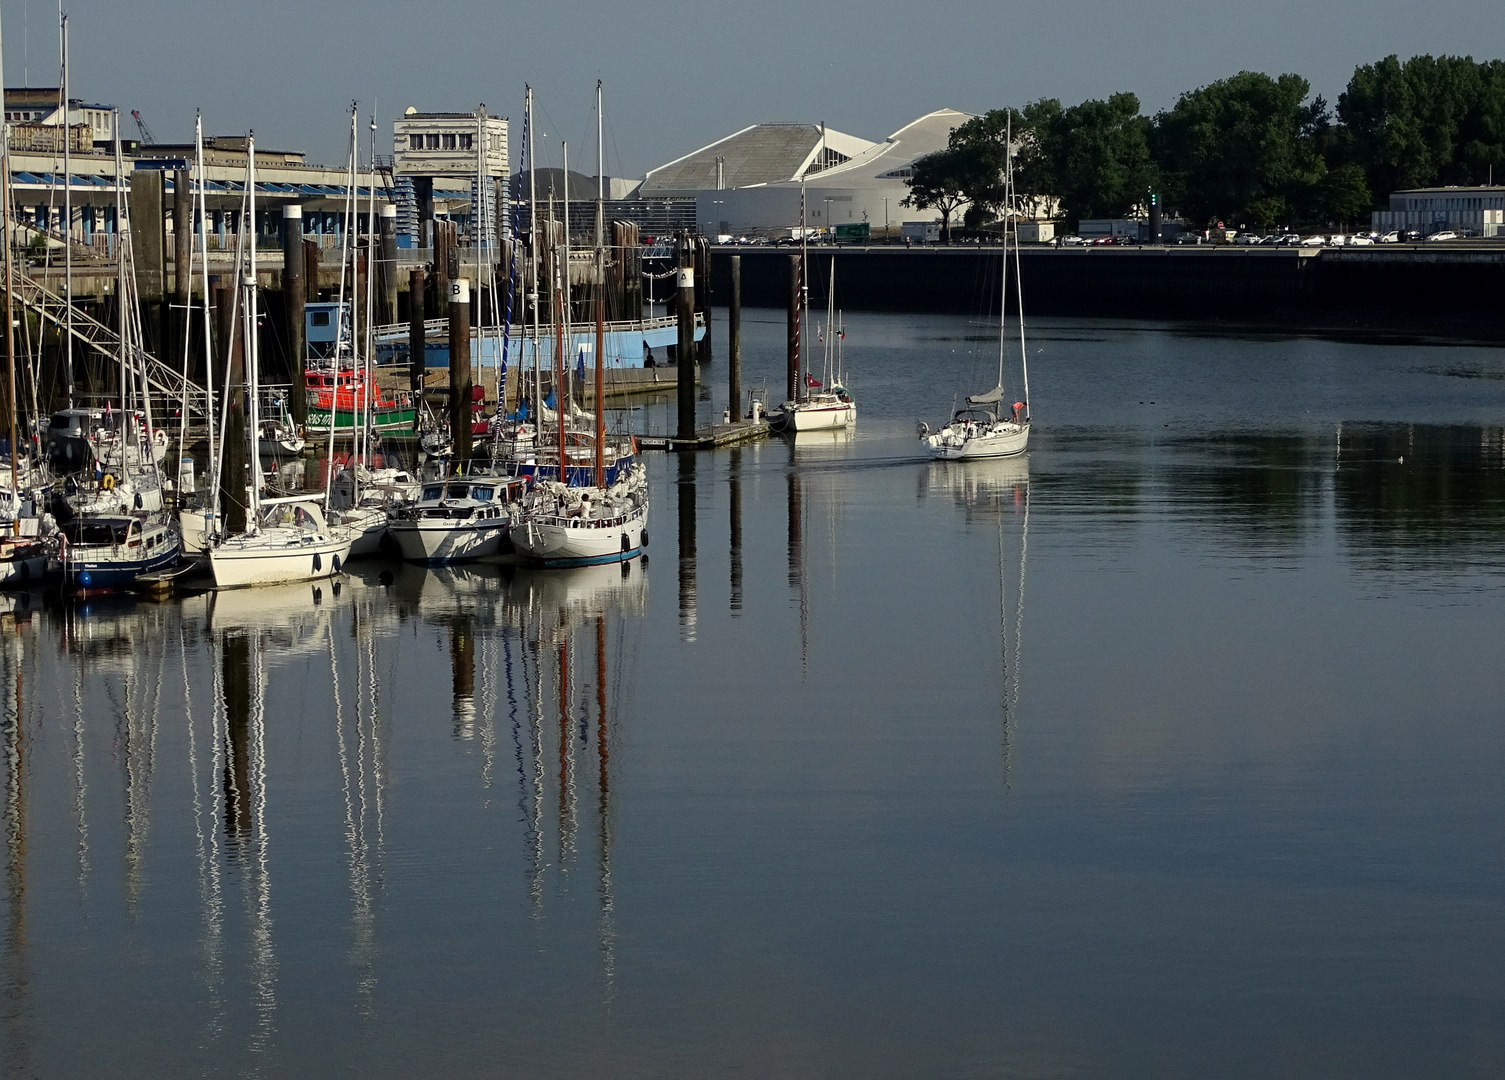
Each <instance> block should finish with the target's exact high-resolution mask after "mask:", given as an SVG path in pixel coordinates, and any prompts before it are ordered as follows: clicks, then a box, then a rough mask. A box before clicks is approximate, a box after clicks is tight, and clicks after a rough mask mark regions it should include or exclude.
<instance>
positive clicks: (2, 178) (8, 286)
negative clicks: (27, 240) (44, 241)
mask: <svg viewBox="0 0 1505 1080" xmlns="http://www.w3.org/2000/svg"><path fill="white" fill-rule="evenodd" d="M3 46H4V32H3V30H0V87H3V86H4V85H5V61H4V47H3ZM10 201H11V191H10V118H9V114H7V113H6V112H5V111H4V110H3V109H0V221H3V222H4V223H5V235H4V242H5V256H4V257H5V379H6V385H7V386H8V387H9V392H8V393H7V394H6V404H7V405H8V406H9V412H10V415H9V417H7V419H8V420H9V421H10V490H11V494H12V496H13V497H14V498H15V500H16V502H15V505H16V513H15V514H14V515H12V517H11V519H10V531H11V534H12V535H20V532H21V513H20V508H21V485H20V478H19V476H18V475H17V468H18V466H17V464H16V460H17V458H19V457H20V454H21V444H20V441H19V439H18V435H19V432H18V430H17V428H18V427H19V426H20V425H19V424H18V423H17V422H16V317H15V301H14V300H13V299H12V298H11V294H12V292H13V291H14V286H15V264H14V262H13V261H12V254H11V229H12V225H13V223H12V221H11V213H10ZM16 677H17V680H19V679H20V674H19V672H18V673H17V676H16ZM18 687H19V681H18ZM17 715H18V716H19V714H17ZM17 726H18V727H19V722H18V724H17Z"/></svg>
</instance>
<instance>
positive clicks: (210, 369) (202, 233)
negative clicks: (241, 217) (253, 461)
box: [116, 113, 219, 529]
mask: <svg viewBox="0 0 1505 1080" xmlns="http://www.w3.org/2000/svg"><path fill="white" fill-rule="evenodd" d="M119 122H120V121H119V120H116V123H117V124H118V123H119ZM193 158H194V161H193V163H194V172H195V173H196V174H197V176H196V179H197V181H198V192H197V198H196V199H195V201H196V202H197V203H198V206H197V208H196V209H197V211H198V219H199V272H200V273H201V274H202V275H203V286H204V397H205V405H206V408H205V410H204V411H205V413H206V414H207V416H208V419H209V461H210V462H211V464H210V466H209V492H210V495H209V513H210V520H211V521H213V522H214V528H215V529H218V528H219V456H218V455H217V454H216V453H215V451H214V334H213V329H214V328H213V325H212V324H211V322H210V316H209V296H210V293H209V212H208V208H207V207H206V206H205V204H204V193H205V190H206V187H207V185H206V184H205V183H204V114H203V113H199V114H197V115H196V116H195V117H194V120H193Z"/></svg>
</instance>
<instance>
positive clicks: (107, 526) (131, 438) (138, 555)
mask: <svg viewBox="0 0 1505 1080" xmlns="http://www.w3.org/2000/svg"><path fill="white" fill-rule="evenodd" d="M115 119H116V133H115V174H116V175H117V176H122V175H124V170H123V159H122V154H121V147H120V132H119V116H118V115H117V116H116V118H115ZM120 187H121V185H119V184H117V185H116V189H117V190H116V196H115V199H116V203H115V207H116V214H117V218H116V220H117V221H119V222H120V223H121V230H120V236H121V248H120V254H119V258H118V259H117V260H116V267H117V270H116V300H117V307H118V308H119V309H120V328H119V333H120V348H119V354H118V359H119V379H120V406H121V408H120V413H119V417H118V419H119V424H120V427H119V430H118V433H117V438H116V440H115V443H114V448H115V454H114V455H113V456H112V455H108V454H107V455H104V456H102V458H101V464H103V463H104V462H108V461H111V460H113V461H114V462H115V467H116V468H118V470H119V472H118V473H116V472H110V471H106V472H105V473H104V475H103V477H102V479H101V480H100V488H99V490H98V492H96V493H95V494H94V495H93V496H92V497H90V496H87V495H86V496H84V498H85V500H86V503H85V504H86V505H88V506H89V507H90V509H89V510H88V511H87V512H84V513H80V514H78V515H77V516H76V517H74V518H73V519H72V520H69V521H66V522H64V523H63V525H62V528H61V530H60V531H61V533H62V537H63V543H62V545H61V551H60V556H61V561H62V564H63V577H64V580H65V582H66V584H67V586H68V588H69V589H70V590H73V591H77V592H98V591H106V590H110V589H120V588H129V587H130V586H131V585H133V584H135V582H136V579H137V578H139V577H140V576H141V575H142V574H148V573H153V572H155V571H158V570H166V569H167V568H168V567H170V566H172V565H173V564H175V563H176V562H177V561H178V556H179V555H180V554H181V553H182V550H183V540H182V537H181V536H180V534H179V532H178V526H177V522H176V521H175V520H174V518H173V517H171V516H170V515H168V514H166V513H165V512H164V511H163V510H162V477H161V473H160V472H159V471H158V468H157V462H156V460H155V459H154V455H153V453H152V450H151V447H150V445H149V444H147V443H145V442H144V441H143V440H142V439H141V438H140V436H141V434H142V433H143V432H144V431H146V430H149V429H150V427H151V394H150V388H149V387H148V386H147V385H146V380H145V372H144V371H142V370H140V363H139V361H140V359H141V350H140V347H139V344H138V343H139V342H140V334H139V329H140V327H139V323H138V322H137V315H136V304H135V295H136V292H135V289H134V288H132V284H133V275H132V273H131V269H130V268H131V266H132V261H131V229H130V212H129V209H128V207H127V204H126V201H125V198H124V194H123V193H122V192H121V191H120V190H119V188H120ZM138 374H140V375H141V376H142V379H141V385H140V395H141V397H140V400H141V404H142V412H141V413H137V412H136V411H135V410H134V409H132V408H131V407H130V404H131V402H130V395H131V393H132V392H133V391H134V389H135V387H136V376H137V375H138ZM117 476H118V479H117ZM126 492H131V493H133V494H131V495H129V496H127V495H125V494H124V493H126ZM112 496H119V497H120V498H121V499H122V501H123V500H124V499H126V498H129V499H130V501H129V502H127V503H125V505H123V506H117V505H112V504H111V502H110V499H111V497H112ZM101 503H103V504H104V505H103V506H100V505H99V504H101ZM96 507H98V508H97V509H96ZM133 511H134V512H133Z"/></svg>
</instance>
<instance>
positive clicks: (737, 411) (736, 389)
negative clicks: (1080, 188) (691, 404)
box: [726, 255, 742, 424]
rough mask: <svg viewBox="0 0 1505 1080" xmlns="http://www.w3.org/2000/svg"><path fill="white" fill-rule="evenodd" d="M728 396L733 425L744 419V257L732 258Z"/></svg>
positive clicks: (727, 349) (727, 361)
mask: <svg viewBox="0 0 1505 1080" xmlns="http://www.w3.org/2000/svg"><path fill="white" fill-rule="evenodd" d="M726 335H727V347H726V367H727V374H726V384H727V394H726V396H727V397H728V398H729V399H730V400H731V410H730V412H729V414H728V415H730V417H731V421H732V423H734V424H735V423H736V422H737V421H739V420H741V419H742V256H741V255H733V256H732V296H731V303H730V305H729V307H728V309H727V313H726Z"/></svg>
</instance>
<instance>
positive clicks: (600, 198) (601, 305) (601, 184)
mask: <svg viewBox="0 0 1505 1080" xmlns="http://www.w3.org/2000/svg"><path fill="white" fill-rule="evenodd" d="M605 157H606V151H605V144H604V143H603V142H602V138H601V80H600V79H597V80H596V487H598V488H604V487H606V387H605V385H604V384H605V374H604V372H603V370H602V365H603V364H604V363H605V355H606V206H605V202H606V181H605V179H604V177H605V175H606V162H605ZM565 183H566V184H568V183H569V179H568V177H566V179H565Z"/></svg>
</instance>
